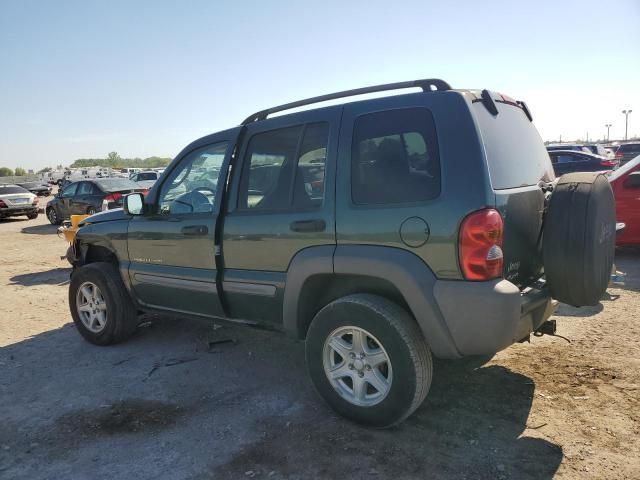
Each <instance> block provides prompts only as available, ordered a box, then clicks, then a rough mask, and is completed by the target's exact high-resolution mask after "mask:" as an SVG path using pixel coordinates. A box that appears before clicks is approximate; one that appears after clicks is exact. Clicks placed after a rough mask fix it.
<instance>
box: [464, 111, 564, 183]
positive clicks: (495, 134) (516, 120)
mask: <svg viewBox="0 0 640 480" xmlns="http://www.w3.org/2000/svg"><path fill="white" fill-rule="evenodd" d="M473 108H474V112H475V114H476V118H477V119H478V125H479V127H480V134H481V140H482V143H483V144H484V148H485V153H486V156H487V164H488V168H489V176H490V178H491V185H492V187H493V188H494V189H495V190H503V189H507V188H517V187H525V186H529V185H536V184H537V183H538V182H540V180H543V181H550V180H553V179H554V178H555V175H554V173H553V167H552V166H551V160H550V159H549V154H548V153H547V150H546V148H545V146H544V143H543V142H542V139H541V138H540V134H539V133H538V131H537V130H536V127H535V126H534V125H533V123H531V122H530V121H529V119H528V118H527V116H526V115H525V114H524V112H523V111H522V110H521V109H520V108H518V107H514V106H512V105H507V104H500V105H499V107H498V110H499V113H498V115H496V116H495V117H494V116H493V115H491V114H490V113H489V112H488V111H487V109H486V108H484V107H483V106H482V104H481V103H479V102H478V103H475V104H474V107H473ZM565 148H566V147H565ZM558 163H563V160H561V159H560V158H558Z"/></svg>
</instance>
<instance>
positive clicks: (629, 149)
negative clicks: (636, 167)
mask: <svg viewBox="0 0 640 480" xmlns="http://www.w3.org/2000/svg"><path fill="white" fill-rule="evenodd" d="M618 152H624V153H636V152H637V153H640V143H639V144H637V145H635V144H626V145H620V148H618Z"/></svg>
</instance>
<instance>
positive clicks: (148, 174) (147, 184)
mask: <svg viewBox="0 0 640 480" xmlns="http://www.w3.org/2000/svg"><path fill="white" fill-rule="evenodd" d="M159 177H160V174H159V173H158V172H156V171H154V170H145V171H144V172H136V173H133V174H131V175H130V176H129V180H131V181H133V182H136V183H137V184H138V185H140V186H142V187H144V188H151V187H152V186H153V184H154V183H156V180H158V178H159Z"/></svg>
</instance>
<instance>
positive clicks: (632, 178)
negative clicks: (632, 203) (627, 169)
mask: <svg viewBox="0 0 640 480" xmlns="http://www.w3.org/2000/svg"><path fill="white" fill-rule="evenodd" d="M623 186H624V188H640V171H638V172H631V173H630V174H629V176H628V177H627V178H626V180H625V181H624V183H623Z"/></svg>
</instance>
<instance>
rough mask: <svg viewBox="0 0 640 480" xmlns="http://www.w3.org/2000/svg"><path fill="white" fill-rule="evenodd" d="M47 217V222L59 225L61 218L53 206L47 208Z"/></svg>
mask: <svg viewBox="0 0 640 480" xmlns="http://www.w3.org/2000/svg"><path fill="white" fill-rule="evenodd" d="M47 219H48V220H49V223H51V225H60V224H61V223H62V220H60V217H58V212H56V209H55V208H54V207H51V208H50V209H49V210H47Z"/></svg>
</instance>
